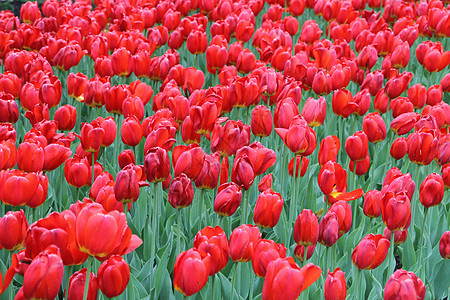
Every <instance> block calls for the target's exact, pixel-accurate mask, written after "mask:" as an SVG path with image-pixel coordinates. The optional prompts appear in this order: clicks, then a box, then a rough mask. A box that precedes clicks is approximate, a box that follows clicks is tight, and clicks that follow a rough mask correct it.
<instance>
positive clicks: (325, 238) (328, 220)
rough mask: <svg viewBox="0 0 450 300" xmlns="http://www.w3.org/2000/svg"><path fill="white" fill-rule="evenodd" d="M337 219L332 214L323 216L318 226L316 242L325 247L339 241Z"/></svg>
mask: <svg viewBox="0 0 450 300" xmlns="http://www.w3.org/2000/svg"><path fill="white" fill-rule="evenodd" d="M339 236H340V235H339V219H338V216H337V215H336V214H335V213H334V212H330V213H327V214H325V216H324V217H323V218H322V220H321V221H320V224H319V239H318V242H319V243H321V244H322V245H325V246H327V247H331V246H333V245H334V244H335V243H336V242H337V240H338V239H339Z"/></svg>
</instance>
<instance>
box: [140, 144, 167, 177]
mask: <svg viewBox="0 0 450 300" xmlns="http://www.w3.org/2000/svg"><path fill="white" fill-rule="evenodd" d="M144 171H145V174H146V176H147V180H148V182H150V183H157V182H163V181H164V180H166V179H167V177H169V175H170V160H169V156H168V154H167V151H166V150H164V149H162V148H159V147H154V148H151V149H150V150H149V151H148V152H147V153H146V155H145V159H144Z"/></svg>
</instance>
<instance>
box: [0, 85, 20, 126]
mask: <svg viewBox="0 0 450 300" xmlns="http://www.w3.org/2000/svg"><path fill="white" fill-rule="evenodd" d="M18 119H19V107H18V106H17V103H16V102H15V101H14V96H13V95H11V94H8V93H5V92H0V122H8V123H13V124H14V123H16V122H17V120H18Z"/></svg>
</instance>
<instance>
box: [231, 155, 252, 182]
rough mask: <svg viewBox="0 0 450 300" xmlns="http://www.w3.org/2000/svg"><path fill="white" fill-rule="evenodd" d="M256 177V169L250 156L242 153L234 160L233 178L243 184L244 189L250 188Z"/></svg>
mask: <svg viewBox="0 0 450 300" xmlns="http://www.w3.org/2000/svg"><path fill="white" fill-rule="evenodd" d="M254 179H255V171H254V169H253V165H252V163H251V161H250V158H249V157H248V156H247V155H246V154H243V155H240V156H239V157H237V158H236V159H235V160H234V163H233V169H232V170H231V180H232V181H233V182H234V183H236V184H238V185H240V186H242V188H243V189H244V190H248V189H249V188H250V186H251V185H252V184H253V180H254Z"/></svg>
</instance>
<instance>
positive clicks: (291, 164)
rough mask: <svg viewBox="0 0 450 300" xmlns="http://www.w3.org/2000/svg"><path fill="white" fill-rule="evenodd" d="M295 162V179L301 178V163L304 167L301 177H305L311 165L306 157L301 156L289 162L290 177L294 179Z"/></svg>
mask: <svg viewBox="0 0 450 300" xmlns="http://www.w3.org/2000/svg"><path fill="white" fill-rule="evenodd" d="M294 160H295V177H296V178H297V177H298V176H299V174H298V172H299V169H300V163H301V165H302V167H301V170H300V177H303V176H305V174H306V169H307V168H308V165H309V159H308V158H306V157H304V156H301V155H296V156H295V157H293V158H292V159H291V160H290V161H289V164H288V173H289V176H291V177H294ZM300 160H301V162H300Z"/></svg>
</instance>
